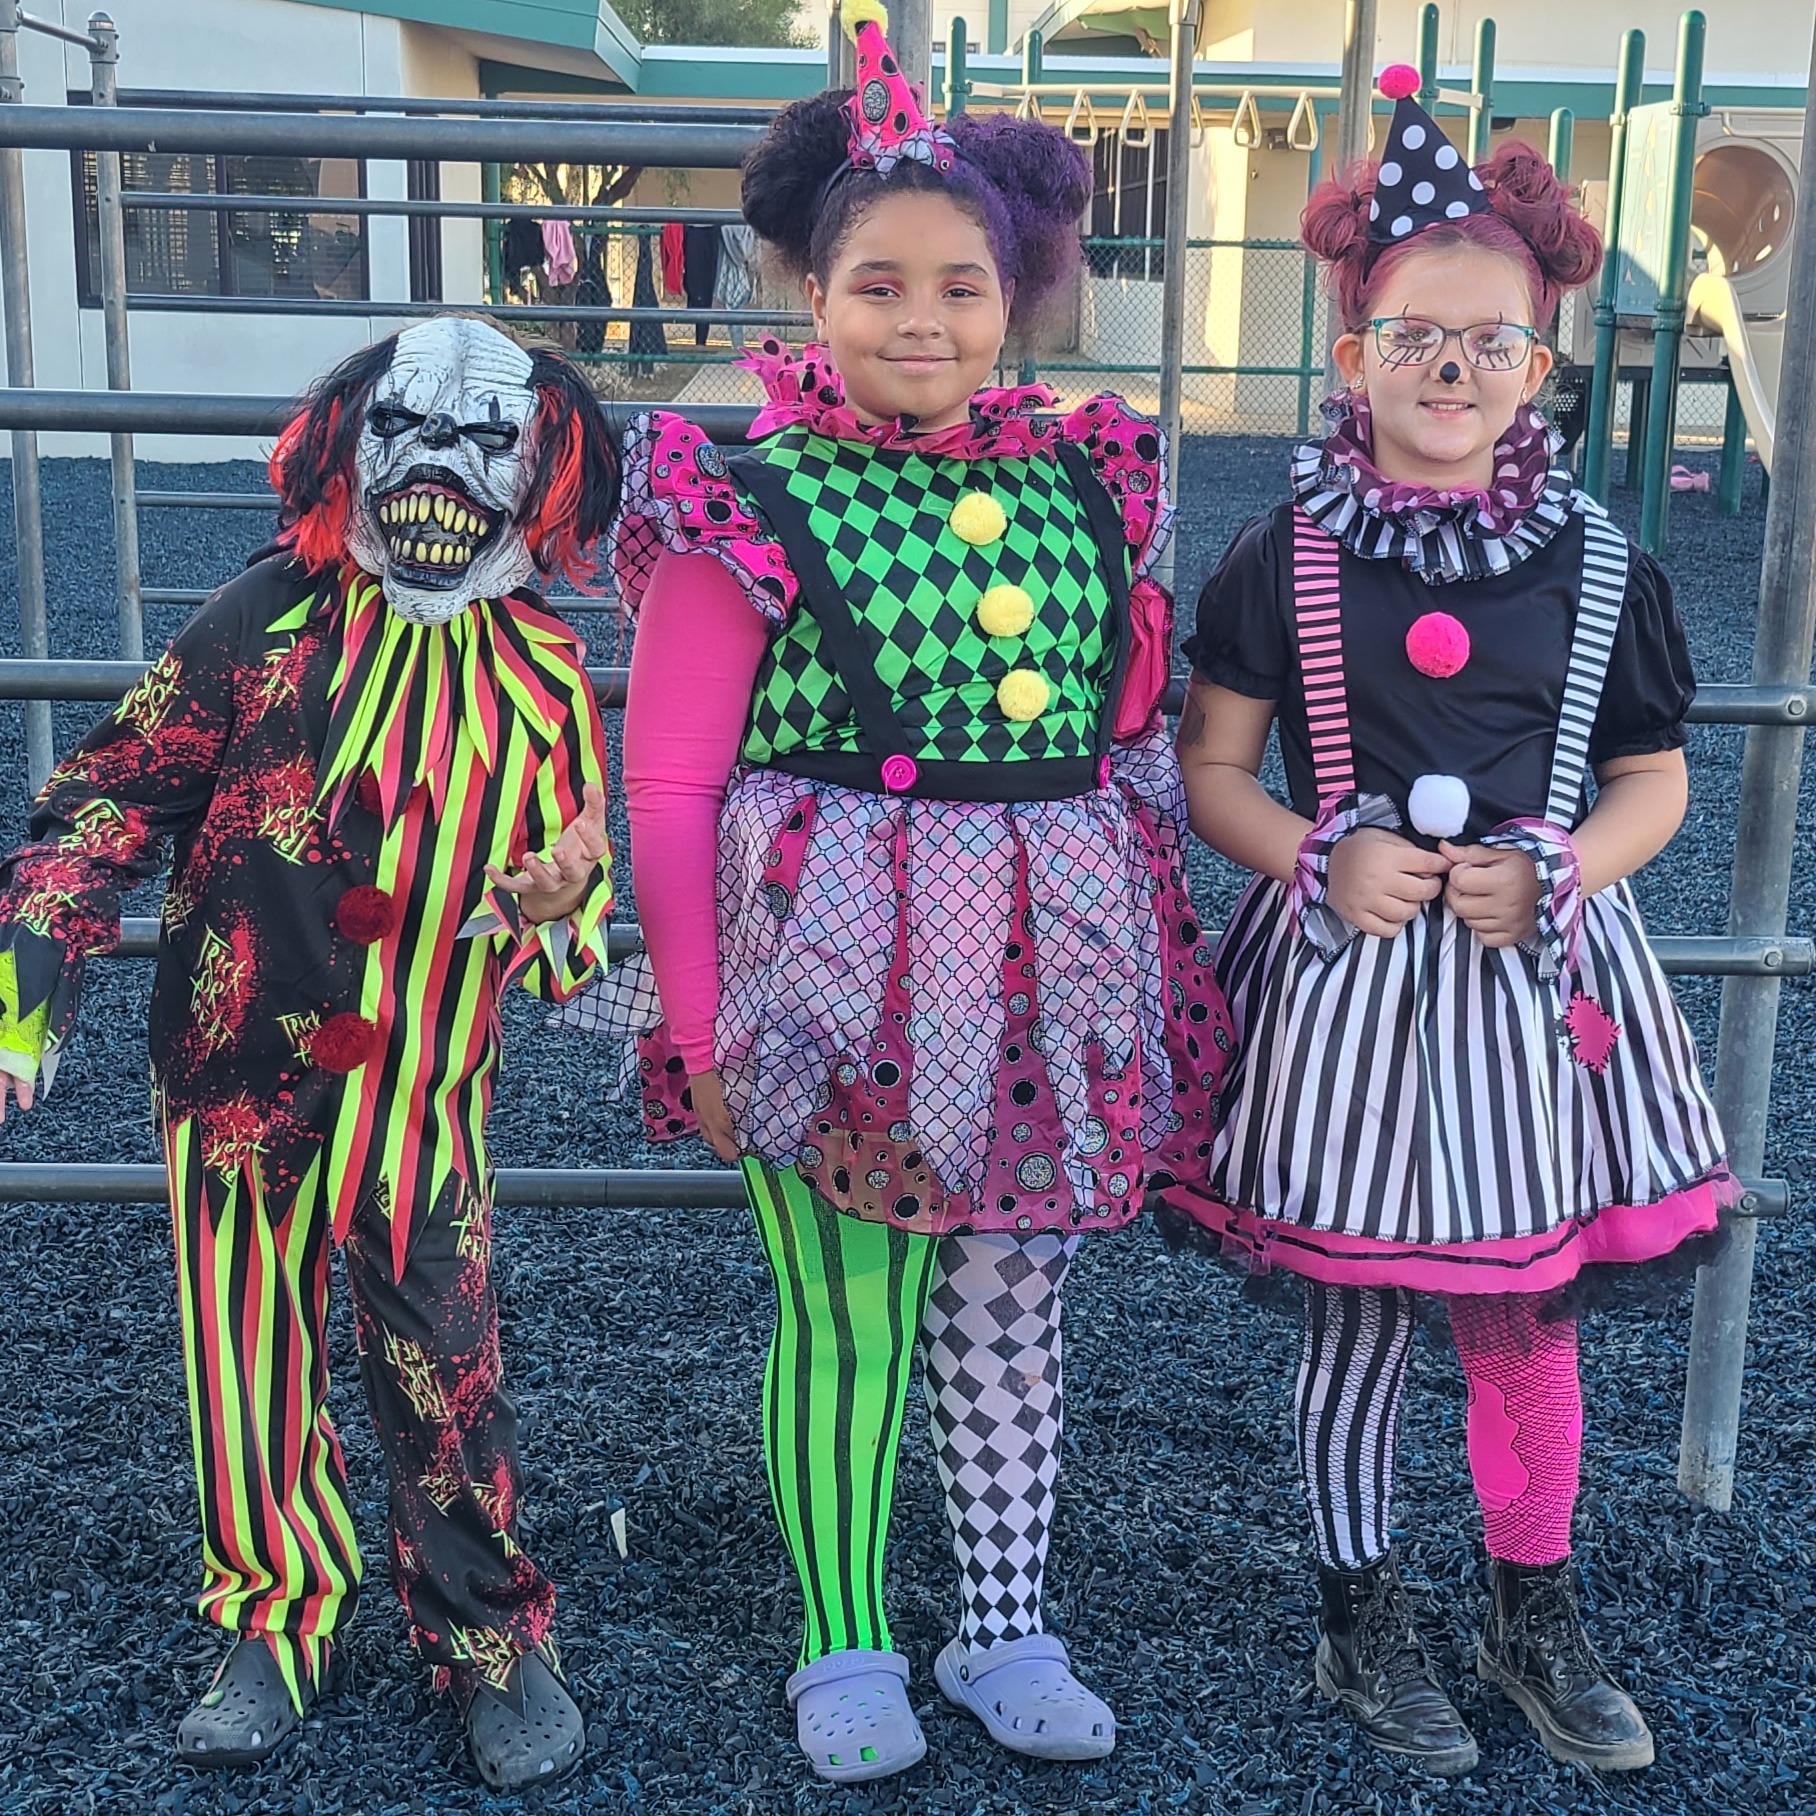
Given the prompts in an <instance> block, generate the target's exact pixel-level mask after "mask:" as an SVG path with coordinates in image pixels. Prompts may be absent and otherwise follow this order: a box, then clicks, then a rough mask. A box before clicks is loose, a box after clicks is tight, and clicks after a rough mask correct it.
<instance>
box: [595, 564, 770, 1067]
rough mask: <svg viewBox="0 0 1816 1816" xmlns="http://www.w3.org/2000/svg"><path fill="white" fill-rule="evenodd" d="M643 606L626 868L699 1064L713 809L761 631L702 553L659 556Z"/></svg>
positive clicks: (634, 682) (635, 669) (628, 732)
mask: <svg viewBox="0 0 1816 1816" xmlns="http://www.w3.org/2000/svg"><path fill="white" fill-rule="evenodd" d="M642 607H643V610H642V616H641V618H640V621H639V623H638V627H637V640H636V643H635V644H634V645H633V647H632V650H631V678H630V695H629V699H628V702H627V704H626V706H625V712H624V792H625V801H626V805H627V807H628V810H629V813H630V823H631V874H632V877H633V879H634V881H635V886H636V891H637V913H638V918H639V919H640V920H641V921H642V923H643V938H644V944H645V947H646V949H647V950H648V953H649V961H650V968H651V969H652V970H653V971H654V972H655V975H656V989H657V992H658V993H659V994H660V996H661V998H662V1009H663V1017H664V1020H665V1021H666V1022H667V1024H668V1031H669V1034H670V1037H671V1038H672V1039H673V1041H674V1044H675V1047H676V1049H677V1051H678V1052H679V1053H680V1055H681V1057H682V1059H683V1060H684V1061H685V1062H686V1064H687V1069H688V1071H689V1072H690V1073H696V1072H705V1071H709V1070H711V1068H712V1066H713V1064H714V1055H713V1022H714V1019H715V1018H716V1016H717V1014H718V1009H719V926H718V904H717V896H716V885H715V874H716V868H717V862H718V842H719V810H720V808H721V807H722V806H723V805H724V802H725V787H726V783H727V782H728V781H729V780H730V777H731V772H732V770H733V769H734V768H735V767H736V766H737V762H738V749H739V746H740V744H741V743H742V741H743V737H744V722H745V718H746V715H747V714H748V712H749V710H750V696H751V690H752V688H753V687H754V685H755V683H756V678H757V670H758V668H759V667H760V666H761V664H762V661H763V652H764V650H765V649H766V648H767V646H768V643H769V630H768V626H767V625H766V624H765V622H764V620H763V619H762V618H760V617H759V616H757V615H756V614H755V613H754V612H752V611H751V609H750V605H749V602H748V596H747V594H746V593H745V591H744V589H743V588H742V587H741V586H740V585H739V583H738V581H737V580H736V578H735V577H734V576H733V575H732V574H731V572H730V571H729V570H728V569H727V568H726V566H725V565H724V564H722V563H721V562H718V561H715V560H713V559H712V558H711V557H710V556H708V555H705V554H693V555H674V554H664V555H661V556H659V557H658V558H657V560H656V561H655V562H654V563H653V565H652V567H651V570H650V574H649V578H648V582H647V584H646V586H645V589H644V594H643V599H642Z"/></svg>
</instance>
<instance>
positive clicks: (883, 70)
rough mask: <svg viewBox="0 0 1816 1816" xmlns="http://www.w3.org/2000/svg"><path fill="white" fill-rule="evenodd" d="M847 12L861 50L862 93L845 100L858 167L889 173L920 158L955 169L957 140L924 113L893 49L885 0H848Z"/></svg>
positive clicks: (852, 36)
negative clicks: (953, 152)
mask: <svg viewBox="0 0 1816 1816" xmlns="http://www.w3.org/2000/svg"><path fill="white" fill-rule="evenodd" d="M842 17H843V21H844V26H845V31H846V33H847V34H848V36H849V37H850V39H851V41H852V43H853V44H854V45H855V46H856V47H857V53H858V83H857V92H856V93H855V94H853V95H852V97H851V99H850V100H849V101H847V102H846V103H845V117H846V119H847V120H848V121H849V122H850V142H851V162H852V164H853V166H854V167H856V168H857V169H860V170H874V171H875V172H876V173H877V175H878V176H884V177H886V176H887V175H888V174H889V173H890V171H891V170H893V169H894V168H895V166H896V165H897V164H898V163H899V162H900V161H901V160H902V159H903V158H914V159H915V160H917V161H918V162H919V163H922V164H927V165H930V166H931V167H932V168H933V169H935V170H938V171H948V170H950V169H951V168H952V141H951V139H949V138H948V137H947V136H946V134H945V133H944V132H943V131H941V129H940V128H939V127H937V126H935V125H934V124H933V122H932V121H931V120H929V119H928V118H927V116H926V115H925V114H924V113H922V112H921V105H920V102H919V101H918V100H917V99H916V98H915V93H914V90H913V89H912V88H911V87H910V86H909V85H908V78H907V77H906V76H904V75H903V74H902V66H901V65H900V64H899V63H898V62H896V60H895V53H894V52H893V51H892V50H891V49H890V48H889V40H888V38H887V37H885V36H884V34H885V33H886V32H887V31H888V29H889V14H888V12H887V11H886V10H885V9H884V7H883V5H882V0H845V5H844V8H843V14H842Z"/></svg>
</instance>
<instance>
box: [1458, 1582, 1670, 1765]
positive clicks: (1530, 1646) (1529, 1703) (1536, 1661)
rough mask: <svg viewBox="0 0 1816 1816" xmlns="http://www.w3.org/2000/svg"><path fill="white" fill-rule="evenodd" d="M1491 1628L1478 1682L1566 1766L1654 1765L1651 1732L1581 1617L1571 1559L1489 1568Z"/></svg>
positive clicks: (1484, 1637) (1486, 1634)
mask: <svg viewBox="0 0 1816 1816" xmlns="http://www.w3.org/2000/svg"><path fill="white" fill-rule="evenodd" d="M1489 1596H1490V1601H1489V1608H1488V1624H1487V1626H1486V1627H1485V1628H1484V1630H1483V1633H1482V1643H1481V1645H1480V1646H1479V1647H1478V1648H1477V1651H1476V1675H1477V1676H1478V1677H1480V1678H1482V1679H1483V1680H1484V1681H1485V1682H1487V1683H1491V1684H1498V1685H1499V1686H1500V1687H1501V1689H1503V1690H1504V1691H1506V1693H1507V1694H1508V1696H1510V1697H1511V1698H1512V1699H1513V1700H1514V1701H1515V1702H1516V1703H1518V1704H1519V1706H1520V1708H1521V1709H1522V1710H1523V1711H1524V1712H1525V1714H1526V1718H1527V1720H1529V1721H1530V1722H1531V1723H1532V1725H1533V1726H1534V1727H1535V1728H1537V1729H1538V1731H1539V1738H1540V1739H1541V1740H1542V1741H1543V1742H1544V1743H1545V1750H1546V1752H1548V1753H1549V1754H1550V1755H1551V1756H1552V1758H1553V1759H1561V1760H1563V1761H1564V1762H1565V1763H1566V1764H1567V1765H1575V1766H1593V1767H1595V1768H1597V1769H1598V1770H1600V1771H1604V1772H1631V1771H1635V1770H1637V1769H1638V1768H1639V1767H1641V1766H1649V1765H1650V1764H1651V1763H1652V1731H1651V1730H1650V1729H1649V1728H1648V1727H1647V1726H1646V1718H1645V1717H1644V1716H1643V1715H1641V1714H1640V1712H1639V1710H1638V1709H1636V1708H1635V1707H1634V1706H1633V1699H1632V1698H1631V1697H1630V1696H1628V1695H1627V1693H1626V1692H1625V1691H1624V1690H1623V1689H1621V1687H1620V1686H1619V1685H1618V1684H1617V1683H1615V1681H1614V1680H1613V1679H1612V1678H1611V1677H1610V1676H1609V1675H1608V1673H1607V1672H1606V1671H1604V1670H1603V1669H1602V1665H1601V1661H1600V1660H1599V1659H1598V1658H1597V1657H1596V1656H1595V1653H1594V1652H1593V1651H1592V1650H1591V1649H1590V1645H1589V1636H1588V1635H1587V1634H1586V1633H1584V1631H1583V1621H1582V1616H1581V1615H1580V1614H1579V1613H1578V1612H1577V1606H1576V1583H1575V1579H1574V1578H1573V1577H1572V1575H1571V1572H1570V1560H1569V1559H1568V1558H1565V1559H1563V1560H1562V1562H1560V1563H1556V1564H1540V1565H1536V1566H1527V1565H1521V1564H1506V1563H1502V1562H1501V1561H1500V1560H1499V1559H1498V1558H1495V1559H1490V1561H1489Z"/></svg>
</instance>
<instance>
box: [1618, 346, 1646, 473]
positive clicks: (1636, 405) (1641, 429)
mask: <svg viewBox="0 0 1816 1816" xmlns="http://www.w3.org/2000/svg"><path fill="white" fill-rule="evenodd" d="M1651 427H1652V374H1651V373H1650V372H1641V373H1640V374H1639V376H1638V377H1636V378H1635V379H1634V381H1633V382H1632V384H1630V385H1629V386H1628V387H1627V459H1626V462H1625V464H1624V465H1623V466H1622V467H1621V485H1622V487H1623V488H1624V489H1625V490H1627V491H1629V492H1631V491H1632V490H1633V488H1634V487H1635V486H1639V485H1644V484H1645V480H1646V437H1647V436H1648V435H1649V434H1650V433H1651Z"/></svg>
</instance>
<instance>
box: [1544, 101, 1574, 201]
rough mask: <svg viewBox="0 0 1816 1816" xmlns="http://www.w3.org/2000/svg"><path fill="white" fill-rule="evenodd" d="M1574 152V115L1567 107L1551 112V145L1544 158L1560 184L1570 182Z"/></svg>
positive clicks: (1557, 108) (1554, 109)
mask: <svg viewBox="0 0 1816 1816" xmlns="http://www.w3.org/2000/svg"><path fill="white" fill-rule="evenodd" d="M1575 151H1576V115H1575V114H1574V113H1572V112H1571V110H1570V109H1569V108H1568V107H1554V108H1553V109H1552V110H1551V143H1550V145H1549V146H1548V147H1547V149H1546V156H1547V157H1548V158H1549V159H1550V161H1551V168H1552V169H1553V170H1555V171H1556V172H1557V180H1558V181H1559V182H1560V183H1568V182H1569V181H1570V160H1571V158H1572V156H1573V155H1574V154H1575Z"/></svg>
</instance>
